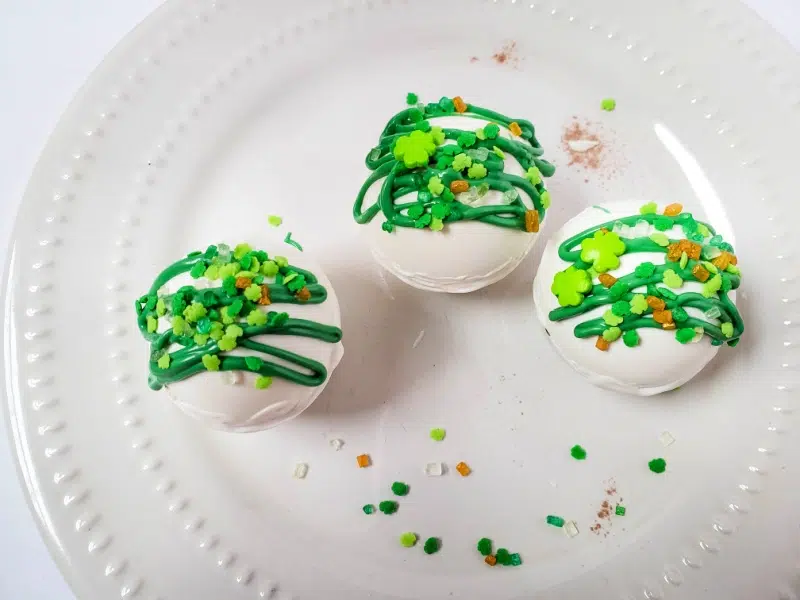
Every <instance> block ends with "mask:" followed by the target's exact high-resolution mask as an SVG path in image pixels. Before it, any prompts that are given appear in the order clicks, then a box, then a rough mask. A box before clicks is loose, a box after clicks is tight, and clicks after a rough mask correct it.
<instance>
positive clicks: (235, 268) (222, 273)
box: [219, 262, 239, 279]
mask: <svg viewBox="0 0 800 600" xmlns="http://www.w3.org/2000/svg"><path fill="white" fill-rule="evenodd" d="M238 272H239V263H237V262H232V263H228V264H227V265H222V266H221V267H220V268H219V278H220V279H225V278H226V277H233V276H234V275H236V273H238Z"/></svg>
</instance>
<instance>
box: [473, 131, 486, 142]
mask: <svg viewBox="0 0 800 600" xmlns="http://www.w3.org/2000/svg"><path fill="white" fill-rule="evenodd" d="M475 137H477V138H478V139H479V140H481V141H483V140H485V139H486V132H485V131H484V130H483V128H481V129H476V130H475Z"/></svg>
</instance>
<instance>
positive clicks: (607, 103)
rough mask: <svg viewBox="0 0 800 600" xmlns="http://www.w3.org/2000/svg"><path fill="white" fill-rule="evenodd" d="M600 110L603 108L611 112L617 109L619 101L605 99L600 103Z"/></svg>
mask: <svg viewBox="0 0 800 600" xmlns="http://www.w3.org/2000/svg"><path fill="white" fill-rule="evenodd" d="M600 108H602V109H603V110H605V111H608V112H611V111H612V110H614V109H615V108H617V101H616V100H614V99H613V98H603V100H602V101H601V102H600Z"/></svg>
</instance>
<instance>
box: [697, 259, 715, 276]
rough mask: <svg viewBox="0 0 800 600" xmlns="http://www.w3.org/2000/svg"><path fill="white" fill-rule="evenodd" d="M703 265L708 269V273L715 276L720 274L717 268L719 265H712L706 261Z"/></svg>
mask: <svg viewBox="0 0 800 600" xmlns="http://www.w3.org/2000/svg"><path fill="white" fill-rule="evenodd" d="M701 264H702V265H703V266H704V267H705V268H706V271H708V272H709V273H711V274H713V275H716V274H717V273H719V269H718V268H717V265H715V264H714V263H710V262H708V261H707V260H704V261H703V262H702V263H701Z"/></svg>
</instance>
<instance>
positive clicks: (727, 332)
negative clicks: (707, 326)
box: [719, 323, 733, 338]
mask: <svg viewBox="0 0 800 600" xmlns="http://www.w3.org/2000/svg"><path fill="white" fill-rule="evenodd" d="M719 328H720V329H721V330H722V335H724V336H725V337H726V338H729V337H733V323H723V324H722V325H720V326H719Z"/></svg>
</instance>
